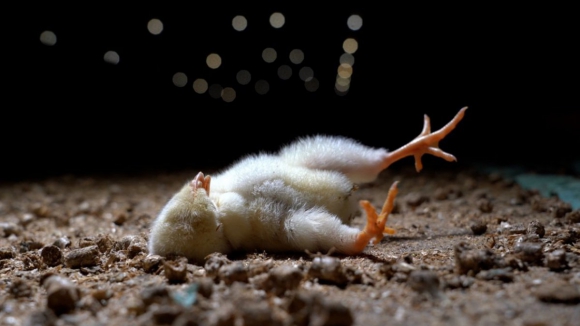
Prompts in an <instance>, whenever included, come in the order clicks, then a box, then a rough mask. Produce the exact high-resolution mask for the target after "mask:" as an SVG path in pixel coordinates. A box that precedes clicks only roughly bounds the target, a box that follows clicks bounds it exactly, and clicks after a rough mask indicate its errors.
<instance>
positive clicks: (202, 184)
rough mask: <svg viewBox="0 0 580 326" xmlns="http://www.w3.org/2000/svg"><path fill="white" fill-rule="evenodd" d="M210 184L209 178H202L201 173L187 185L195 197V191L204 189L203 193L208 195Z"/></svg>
mask: <svg viewBox="0 0 580 326" xmlns="http://www.w3.org/2000/svg"><path fill="white" fill-rule="evenodd" d="M210 182H211V176H209V175H207V176H205V177H204V175H203V173H202V172H199V173H198V174H197V175H196V176H195V178H193V180H191V182H190V183H189V187H191V191H192V192H193V194H194V195H195V194H196V193H197V189H201V188H203V189H205V192H206V193H207V194H208V195H209V184H210Z"/></svg>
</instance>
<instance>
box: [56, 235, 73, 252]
mask: <svg viewBox="0 0 580 326" xmlns="http://www.w3.org/2000/svg"><path fill="white" fill-rule="evenodd" d="M70 243H71V242H70V240H69V239H68V238H67V237H60V238H58V239H56V240H55V241H54V242H53V243H52V244H53V245H55V246H57V247H59V248H60V249H64V248H68V247H70Z"/></svg>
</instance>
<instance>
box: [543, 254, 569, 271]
mask: <svg viewBox="0 0 580 326" xmlns="http://www.w3.org/2000/svg"><path fill="white" fill-rule="evenodd" d="M546 267H548V268H549V269H550V270H552V271H562V270H564V269H566V268H568V260H567V259H566V251H565V250H564V249H556V250H554V251H552V252H550V253H549V254H547V255H546Z"/></svg>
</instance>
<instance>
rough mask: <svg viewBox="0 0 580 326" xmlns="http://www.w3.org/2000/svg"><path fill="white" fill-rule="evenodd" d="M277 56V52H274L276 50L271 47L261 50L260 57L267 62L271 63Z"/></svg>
mask: <svg viewBox="0 0 580 326" xmlns="http://www.w3.org/2000/svg"><path fill="white" fill-rule="evenodd" d="M277 57H278V54H277V53H276V50H274V49H273V48H265V49H264V51H262V59H264V61H266V62H267V63H272V62H274V61H276V58H277Z"/></svg>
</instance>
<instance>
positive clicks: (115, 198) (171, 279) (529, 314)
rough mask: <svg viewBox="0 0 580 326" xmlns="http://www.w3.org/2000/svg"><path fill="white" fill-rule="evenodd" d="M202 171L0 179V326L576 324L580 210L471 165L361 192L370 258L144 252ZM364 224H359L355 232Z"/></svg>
mask: <svg viewBox="0 0 580 326" xmlns="http://www.w3.org/2000/svg"><path fill="white" fill-rule="evenodd" d="M196 172H197V171H184V172H175V173H160V174H150V175H147V176H131V177H103V176H99V177H86V176H83V177H74V176H64V177H54V178H50V179H45V180H41V181H35V182H32V181H26V182H24V181H21V182H17V183H9V184H8V183H5V184H0V323H1V324H2V325H81V324H82V325H85V326H86V325H155V324H170V325H171V324H172V325H198V324H199V325H365V326H371V325H382V326H383V325H500V324H509V325H578V320H580V211H579V210H572V209H571V208H570V205H567V204H566V203H563V202H561V201H559V200H558V199H557V198H555V197H552V198H544V197H541V196H540V195H539V194H538V193H536V192H534V191H528V190H523V189H521V188H520V187H519V186H518V185H517V184H514V182H512V181H510V180H506V179H502V178H501V177H500V176H499V175H482V174H477V173H474V172H472V171H470V170H467V169H466V170H464V171H456V170H452V169H451V170H449V171H432V170H430V169H429V168H428V167H426V168H425V169H424V170H423V171H422V172H421V173H419V174H417V173H416V172H415V171H414V170H412V169H405V170H400V169H399V170H397V169H389V170H387V171H384V172H383V173H382V174H381V175H380V178H379V179H378V180H377V181H376V182H374V183H371V184H366V185H362V186H361V187H360V189H359V190H358V191H357V192H355V196H358V197H359V198H361V199H362V198H364V199H369V200H370V201H371V202H372V203H373V204H374V205H375V206H377V207H380V206H381V205H382V202H383V201H384V199H385V197H386V194H387V191H388V189H389V186H390V184H391V183H392V182H393V181H394V180H399V181H400V184H399V188H400V191H399V194H398V197H397V199H396V211H395V212H394V213H393V214H391V216H390V219H389V222H388V224H387V225H388V226H390V227H392V228H395V229H396V231H397V233H396V234H395V235H392V236H386V237H385V238H384V239H383V241H382V242H381V243H380V244H378V245H376V246H369V247H367V249H366V250H365V252H364V253H363V254H360V255H356V256H342V255H336V254H334V253H332V252H331V253H330V255H328V253H288V254H273V253H268V252H251V253H239V254H236V255H228V256H227V257H226V256H224V255H220V254H214V255H211V256H209V257H208V258H207V259H206V261H205V264H201V265H195V264H191V263H187V261H185V260H183V259H182V258H180V257H159V256H155V255H148V250H147V246H146V242H147V239H148V230H149V227H150V224H151V222H152V221H153V219H154V217H155V216H156V215H157V213H158V212H159V211H160V209H161V208H162V207H163V205H164V204H165V203H166V202H167V201H168V200H169V198H170V197H171V196H172V195H173V193H174V192H176V191H177V190H179V188H180V187H181V186H182V185H183V184H184V182H186V181H187V180H189V179H192V178H193V177H194V176H195V174H196ZM364 222H365V220H364V216H362V215H360V216H358V217H356V218H355V219H354V220H353V222H352V223H353V225H356V226H357V227H362V226H363V225H364Z"/></svg>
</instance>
